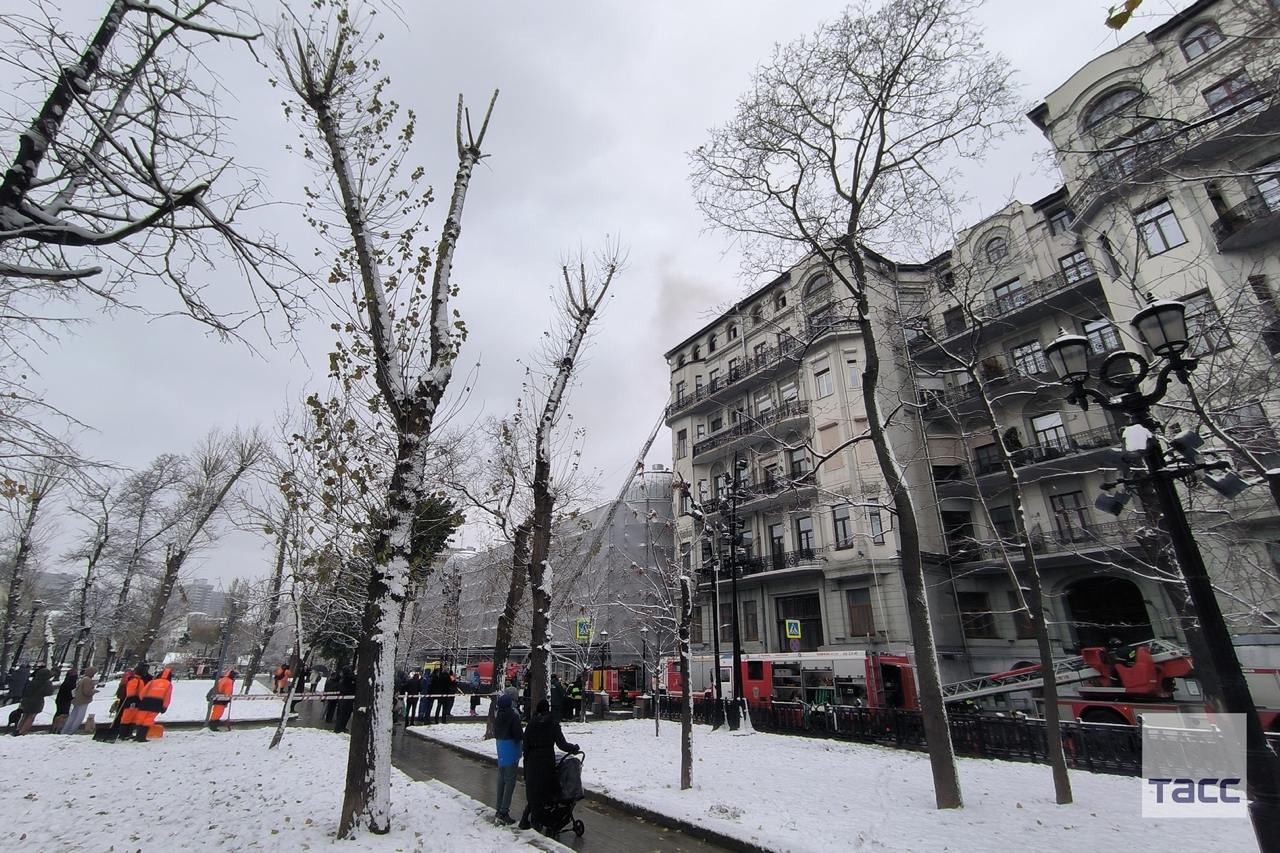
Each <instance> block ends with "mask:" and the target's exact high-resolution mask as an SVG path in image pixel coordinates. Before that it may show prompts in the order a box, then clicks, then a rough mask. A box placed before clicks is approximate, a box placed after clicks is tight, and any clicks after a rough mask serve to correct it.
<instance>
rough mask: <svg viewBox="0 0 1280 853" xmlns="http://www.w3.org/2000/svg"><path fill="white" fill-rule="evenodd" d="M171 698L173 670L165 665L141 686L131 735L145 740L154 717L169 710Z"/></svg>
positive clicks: (139, 739) (153, 722)
mask: <svg viewBox="0 0 1280 853" xmlns="http://www.w3.org/2000/svg"><path fill="white" fill-rule="evenodd" d="M172 700H173V670H172V669H171V668H169V667H165V668H164V669H162V670H160V674H159V675H157V676H156V677H155V678H153V679H151V680H150V681H148V682H147V683H146V684H144V685H143V686H142V692H141V693H140V694H139V696H138V710H137V712H136V713H135V714H134V718H133V736H134V738H135V739H137V740H138V741H141V742H143V743H145V742H146V740H147V736H148V735H149V734H150V733H151V727H152V725H154V724H155V721H156V717H157V716H159V715H160V714H163V713H164V712H165V711H167V710H169V703H170V702H171V701H172Z"/></svg>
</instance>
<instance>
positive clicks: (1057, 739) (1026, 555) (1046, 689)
mask: <svg viewBox="0 0 1280 853" xmlns="http://www.w3.org/2000/svg"><path fill="white" fill-rule="evenodd" d="M969 375H970V378H971V379H972V380H973V381H974V382H976V383H978V384H977V387H978V388H979V389H981V390H980V396H981V398H982V405H983V406H984V407H985V409H986V414H987V419H988V421H990V423H991V440H992V442H993V443H994V446H995V448H996V453H997V454H998V456H999V459H1000V466H1001V468H1002V469H1003V471H1004V476H1005V480H1006V481H1007V482H1008V485H1009V503H1010V509H1011V510H1012V512H1013V524H1014V531H1015V533H1016V534H1017V537H1018V543H1019V547H1020V548H1021V549H1022V561H1023V569H1022V575H1023V577H1024V578H1025V579H1026V594H1024V593H1023V584H1022V583H1021V581H1020V580H1019V578H1018V574H1017V573H1016V572H1015V571H1014V570H1013V566H1012V564H1011V563H1010V562H1009V558H1008V555H1007V554H1006V553H1005V550H1004V544H1003V542H1002V543H1001V546H1000V553H1001V555H1002V556H1003V558H1004V560H1005V566H1006V568H1007V569H1008V570H1009V579H1010V580H1011V581H1012V582H1013V586H1014V589H1015V590H1017V592H1018V598H1019V599H1021V603H1022V606H1023V607H1025V608H1026V610H1027V614H1028V616H1029V618H1030V620H1031V627H1032V629H1033V631H1034V632H1035V636H1036V649H1037V651H1038V652H1039V654H1040V672H1041V673H1042V674H1043V675H1044V686H1043V687H1042V688H1041V692H1042V694H1043V697H1044V730H1045V750H1046V752H1047V753H1048V758H1049V766H1050V767H1051V768H1053V790H1054V795H1055V796H1056V797H1057V801H1058V804H1059V805H1066V804H1067V803H1070V802H1072V796H1071V779H1070V777H1068V775H1067V757H1066V754H1065V753H1063V751H1062V724H1061V721H1060V715H1059V710H1058V682H1057V679H1056V678H1054V673H1053V646H1052V645H1051V644H1050V642H1049V621H1048V619H1047V618H1046V617H1045V602H1044V586H1043V584H1042V583H1041V581H1040V569H1039V567H1038V566H1037V565H1036V551H1035V548H1034V547H1033V546H1032V544H1031V537H1030V536H1028V535H1027V519H1026V515H1025V512H1026V505H1025V502H1024V500H1023V494H1022V482H1021V481H1020V480H1019V479H1018V472H1017V470H1016V469H1015V468H1014V466H1013V457H1012V456H1011V455H1010V454H1009V450H1008V448H1007V447H1005V444H1004V437H1003V436H1002V435H1001V433H1000V427H999V421H997V420H996V415H995V410H994V409H993V408H992V405H991V399H990V398H989V397H988V396H987V392H986V390H985V389H983V388H982V382H981V379H980V378H979V377H978V376H977V375H976V374H974V373H973V372H972V371H970V374H969ZM997 535H998V533H997Z"/></svg>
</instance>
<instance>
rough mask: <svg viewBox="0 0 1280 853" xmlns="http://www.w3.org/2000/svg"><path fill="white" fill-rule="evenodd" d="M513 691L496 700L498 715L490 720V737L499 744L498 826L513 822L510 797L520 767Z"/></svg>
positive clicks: (521, 735)
mask: <svg viewBox="0 0 1280 853" xmlns="http://www.w3.org/2000/svg"><path fill="white" fill-rule="evenodd" d="M514 693H515V688H508V689H507V691H506V692H504V693H503V694H502V695H501V696H499V697H498V712H497V713H496V714H495V715H494V717H493V736H494V738H495V739H496V741H497V744H498V814H497V816H496V820H497V821H498V823H504V824H506V823H513V822H514V820H513V819H512V817H511V795H512V794H513V793H515V790H516V770H518V769H519V767H520V748H521V744H522V743H523V741H524V729H523V728H522V727H521V726H520V714H519V712H518V711H516V709H515V702H514V696H513V694H514Z"/></svg>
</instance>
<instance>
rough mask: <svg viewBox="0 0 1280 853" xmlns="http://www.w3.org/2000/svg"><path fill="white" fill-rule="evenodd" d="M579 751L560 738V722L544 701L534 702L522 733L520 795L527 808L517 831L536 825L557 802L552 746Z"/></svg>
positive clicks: (558, 784) (557, 790) (569, 750)
mask: <svg viewBox="0 0 1280 853" xmlns="http://www.w3.org/2000/svg"><path fill="white" fill-rule="evenodd" d="M557 746H558V747H560V748H561V749H562V750H564V751H565V752H579V751H580V750H579V749H578V745H577V744H576V743H569V742H568V741H566V740H565V739H564V732H562V731H561V730H560V722H559V721H558V720H557V719H556V718H555V717H553V716H552V715H551V706H550V705H549V704H548V703H547V700H546V699H541V700H539V701H538V707H537V709H536V710H535V711H534V714H533V719H532V720H530V721H529V725H528V727H527V728H525V730H524V796H525V800H526V801H527V802H528V805H526V806H525V808H524V815H523V816H522V817H521V818H520V828H521V829H528V828H529V827H530V826H535V827H536V826H540V825H541V823H542V821H541V814H542V808H543V806H547V805H552V804H554V803H555V802H556V801H557V800H559V799H560V779H559V777H558V776H557V774H556V747H557Z"/></svg>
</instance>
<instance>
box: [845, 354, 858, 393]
mask: <svg viewBox="0 0 1280 853" xmlns="http://www.w3.org/2000/svg"><path fill="white" fill-rule="evenodd" d="M844 370H845V375H846V377H847V378H848V380H849V387H850V388H857V387H859V386H861V385H862V372H861V371H859V370H858V360H857V359H856V358H854V357H853V356H851V355H846V356H845V357H844Z"/></svg>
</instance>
